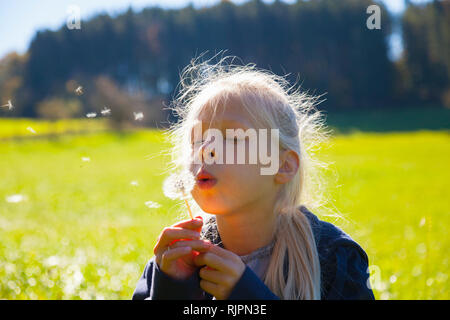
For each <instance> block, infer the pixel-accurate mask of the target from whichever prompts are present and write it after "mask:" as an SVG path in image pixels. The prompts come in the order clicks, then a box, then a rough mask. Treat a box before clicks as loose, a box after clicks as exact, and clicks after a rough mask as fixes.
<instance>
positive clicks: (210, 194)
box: [190, 97, 279, 214]
mask: <svg viewBox="0 0 450 320" xmlns="http://www.w3.org/2000/svg"><path fill="white" fill-rule="evenodd" d="M211 109H212V108H209V107H208V105H205V106H204V107H203V109H202V111H201V112H200V114H199V116H198V117H197V118H196V119H195V120H194V128H195V126H200V124H201V130H202V132H201V133H202V137H201V141H200V142H197V141H193V140H194V139H195V138H194V134H193V132H194V128H193V130H192V132H191V151H192V152H191V158H190V159H191V161H190V170H191V172H192V173H193V174H194V176H195V177H196V178H199V177H200V176H199V175H198V174H199V173H202V172H205V171H206V172H207V173H209V174H211V175H212V176H213V177H214V178H215V184H213V185H208V183H206V184H205V183H204V184H203V185H202V182H199V181H197V183H196V184H195V186H194V188H193V190H192V196H193V197H194V199H195V201H196V202H197V203H198V205H199V206H200V208H201V209H202V210H203V211H205V212H207V213H210V214H227V213H228V214H229V213H232V212H234V211H236V212H237V211H242V210H245V208H250V207H252V206H256V207H258V206H261V205H264V204H267V205H270V204H271V203H272V202H273V200H274V198H275V197H276V194H277V191H278V187H279V185H277V184H276V183H275V179H274V176H273V175H262V174H261V171H260V169H261V167H267V165H265V166H262V165H261V164H260V161H259V157H257V163H256V164H250V163H249V162H250V161H249V150H250V145H249V139H248V138H246V139H245V140H239V139H238V140H235V139H232V140H231V141H226V139H227V135H226V129H243V130H244V131H245V130H247V129H249V128H251V129H253V130H256V133H258V130H257V128H255V127H254V126H253V125H252V123H251V122H250V119H251V116H250V114H248V112H247V111H246V109H245V108H244V107H243V106H242V104H241V102H240V101H239V99H237V98H236V97H230V98H229V99H228V101H227V103H226V105H218V106H217V109H216V113H215V115H214V117H213V118H211V117H212V110H211ZM208 128H211V129H212V128H214V129H218V130H220V131H221V132H222V135H223V158H222V159H223V161H222V163H217V161H215V162H214V163H212V164H207V163H205V161H204V160H200V162H199V161H198V160H197V161H194V158H195V157H197V159H202V158H201V156H199V155H201V154H202V152H203V151H204V149H205V148H206V149H207V150H208V146H212V144H211V141H213V140H212V139H209V138H208V137H206V139H204V136H203V133H204V132H205V131H206V130H207V129H208ZM240 143H243V144H245V148H244V149H245V159H246V160H245V163H244V164H238V160H237V152H238V144H240ZM227 145H228V146H229V147H230V146H234V161H233V162H232V163H231V164H230V163H226V162H228V161H226V157H227ZM257 145H259V141H258V144H257ZM269 152H271V151H270V150H269ZM216 155H217V153H216ZM199 157H200V158H199ZM216 160H217V159H216ZM200 163H201V164H200ZM209 163H211V162H209ZM205 185H206V186H205Z"/></svg>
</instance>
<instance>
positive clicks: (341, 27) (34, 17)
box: [0, 0, 450, 299]
mask: <svg viewBox="0 0 450 320" xmlns="http://www.w3.org/2000/svg"><path fill="white" fill-rule="evenodd" d="M373 5H375V7H374V6H373ZM0 39H1V41H0V298H3V299H129V298H130V297H131V295H132V293H133V290H134V287H135V285H136V282H137V280H138V278H139V277H140V275H141V273H142V271H143V267H144V265H145V263H146V262H147V261H148V259H150V258H151V256H152V255H153V250H152V249H153V246H154V244H155V241H156V238H157V236H158V234H159V233H160V231H161V229H162V228H163V227H164V226H167V225H169V224H173V223H175V222H176V221H177V219H179V216H180V212H182V214H185V212H184V211H185V210H184V209H183V207H182V206H180V205H179V204H178V203H176V202H174V201H172V200H169V199H167V198H165V197H164V195H163V193H162V189H161V186H162V181H163V179H164V178H165V176H166V173H167V172H166V169H167V161H168V159H169V158H168V148H169V147H170V146H169V145H168V144H167V142H166V141H165V140H164V129H165V128H167V126H168V125H169V124H170V123H171V122H174V121H177V119H176V116H175V115H174V114H173V113H171V112H170V110H169V109H168V108H167V105H169V104H170V101H171V99H172V98H173V97H174V96H175V95H176V94H177V89H178V87H177V84H178V81H179V75H180V72H181V70H182V69H183V68H184V67H185V66H186V65H187V64H188V63H189V62H190V60H191V59H193V58H195V57H198V56H200V55H201V54H203V53H205V55H204V57H205V58H211V57H213V56H214V55H215V54H216V53H218V52H224V54H225V55H233V56H238V57H239V58H240V63H243V64H247V63H255V64H256V65H257V67H260V68H265V69H269V70H271V71H273V72H274V73H276V74H279V75H287V79H288V80H289V81H290V82H291V83H292V84H295V83H298V84H300V85H301V88H302V89H303V90H305V91H308V92H309V93H310V94H314V95H321V98H322V100H323V102H321V103H320V104H319V105H318V109H319V110H322V111H323V112H324V115H326V123H327V125H328V126H329V127H330V128H331V129H332V130H333V138H332V139H331V141H330V143H329V144H327V145H325V146H324V147H323V148H322V149H320V150H319V151H318V153H317V156H318V157H320V158H321V160H323V161H326V162H327V163H329V164H330V170H328V171H326V172H324V174H325V175H326V179H327V184H328V190H327V193H326V194H325V195H324V197H325V198H327V199H328V201H329V202H328V204H327V206H328V207H327V206H324V207H318V208H313V210H312V211H313V212H315V213H316V214H318V215H319V216H320V217H321V218H322V219H324V220H328V221H330V222H333V223H335V224H336V225H338V226H340V227H341V228H343V229H344V230H345V231H346V232H348V233H349V234H350V235H351V236H352V237H353V238H355V240H357V241H358V242H359V243H360V244H361V245H362V246H363V248H364V249H365V250H366V252H367V253H368V255H369V263H370V268H369V269H370V270H369V272H370V274H371V277H370V282H371V286H372V288H373V289H374V292H375V295H376V297H377V298H378V299H448V298H449V294H448V292H449V289H450V286H449V280H448V272H449V261H448V252H449V244H450V242H449V239H448V237H447V227H448V225H449V221H450V203H449V201H448V190H449V189H450V174H449V171H448V164H449V161H450V143H449V142H450V139H449V133H450V131H449V130H450V84H449V83H450V82H449V80H450V1H437V0H434V1H431V0H430V1H426V0H421V1H419V0H416V1H412V0H392V1H389V0H385V1H366V0H340V1H333V0H309V1H306V0H304V1H301V0H289V1H287V0H286V1H282V0H275V1H273V0H272V1H262V0H248V1H244V0H239V1H238V0H236V1H225V0H222V1H213V0H211V1H200V0H198V1H185V0H173V1H157V0H137V1H127V0H110V1H106V0H94V1H87V0H79V1H55V0H53V1H52V0H46V1H39V2H37V1H35V2H31V1H22V0H20V1H9V2H5V1H3V2H1V3H0ZM235 62H238V61H235ZM330 208H332V210H331V211H337V212H339V217H336V216H332V215H329V214H328V213H329V212H330V210H329V209H330ZM183 210H184V211H183ZM186 217H187V214H186ZM446 252H447V254H446Z"/></svg>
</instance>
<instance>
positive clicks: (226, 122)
mask: <svg viewBox="0 0 450 320" xmlns="http://www.w3.org/2000/svg"><path fill="white" fill-rule="evenodd" d="M200 123H201V124H202V125H203V124H205V123H207V124H209V122H208V121H198V122H196V123H195V125H198V124H200ZM222 123H223V124H234V125H237V126H240V127H243V128H245V129H248V128H249V127H248V126H247V125H245V124H244V123H242V122H240V121H237V120H223V121H222Z"/></svg>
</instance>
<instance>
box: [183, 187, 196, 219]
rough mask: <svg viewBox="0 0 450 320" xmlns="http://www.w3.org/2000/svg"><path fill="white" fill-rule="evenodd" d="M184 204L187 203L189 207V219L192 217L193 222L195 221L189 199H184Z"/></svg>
mask: <svg viewBox="0 0 450 320" xmlns="http://www.w3.org/2000/svg"><path fill="white" fill-rule="evenodd" d="M183 194H184V192H183ZM184 203H186V206H187V208H188V211H189V217H191V220H193V219H194V216H193V215H192V211H191V207H190V206H189V203H188V202H187V199H186V198H185V199H184Z"/></svg>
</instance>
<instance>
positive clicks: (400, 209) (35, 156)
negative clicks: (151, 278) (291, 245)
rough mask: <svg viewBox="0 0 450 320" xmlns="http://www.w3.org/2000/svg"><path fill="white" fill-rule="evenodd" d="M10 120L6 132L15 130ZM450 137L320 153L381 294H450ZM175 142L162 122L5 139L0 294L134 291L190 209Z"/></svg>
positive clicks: (342, 141) (340, 141)
mask: <svg viewBox="0 0 450 320" xmlns="http://www.w3.org/2000/svg"><path fill="white" fill-rule="evenodd" d="M3 121H5V120H0V137H3V138H5V137H12V136H15V135H14V134H10V132H11V129H7V128H8V127H7V126H6V125H4V124H5V122H3ZM8 121H12V120H8ZM86 121H89V120H86ZM19 126H22V127H23V126H25V128H26V127H27V126H32V127H33V126H34V127H36V128H39V123H38V122H31V123H28V122H27V123H20V122H17V123H16V127H19ZM63 126H64V125H63ZM9 128H10V127H9ZM22 129H23V128H21V129H20V130H22ZM14 130H19V129H17V128H16V129H14ZM36 131H38V130H37V129H36ZM63 131H64V130H63ZM449 142H450V132H449V131H448V130H447V131H445V130H441V131H425V130H423V131H415V132H401V133H395V132H392V133H362V132H356V133H352V134H348V135H336V136H335V137H334V138H333V139H332V140H331V141H330V144H329V145H327V146H326V147H325V148H323V149H322V151H321V152H320V153H319V156H320V157H321V159H322V160H325V161H330V162H332V163H333V165H332V166H331V168H332V169H333V170H334V172H335V173H336V174H337V175H334V174H332V172H329V173H328V174H330V188H329V197H330V198H331V199H333V206H334V207H336V208H337V209H338V210H339V211H340V213H341V215H342V218H341V219H336V218H333V217H322V218H323V219H324V220H328V221H331V222H334V223H335V224H337V225H338V226H340V227H342V228H343V229H344V230H345V231H346V232H348V233H349V234H350V235H351V236H352V237H353V238H354V239H355V240H357V241H358V242H359V243H360V244H361V245H362V246H363V248H364V249H365V250H366V252H367V253H368V255H369V259H370V261H369V262H370V265H371V272H372V277H371V282H372V286H373V287H374V292H375V295H376V298H378V299H449V298H450V296H449V292H450V286H449V279H448V271H449V260H448V252H449V247H450V240H449V238H448V236H447V231H448V230H447V228H448V226H449V221H450V202H449V201H448V190H449V189H450V173H449V170H448V165H449V163H450V143H449ZM167 147H168V146H167V145H165V144H164V143H163V140H162V134H161V132H160V131H154V130H140V131H136V132H130V133H122V134H117V133H111V132H96V133H91V134H87V135H86V134H85V135H63V134H61V135H58V136H56V137H53V138H51V139H48V138H42V139H39V138H36V139H3V140H0V177H1V179H0V298H3V299H129V298H130V297H131V295H132V292H133V290H134V287H135V285H136V282H137V280H138V278H139V277H140V275H141V272H142V270H143V267H144V265H145V263H146V262H147V260H148V259H149V258H150V257H151V256H152V254H153V253H152V248H153V246H154V244H155V241H156V238H157V236H158V234H159V232H160V231H161V229H162V228H163V227H164V226H167V225H170V224H173V223H175V222H176V219H177V216H178V215H179V210H180V209H179V208H181V207H180V206H178V204H177V203H176V202H174V201H171V200H169V199H167V198H165V197H164V195H163V193H162V188H161V186H162V181H163V179H164V177H166V176H167V173H166V171H165V170H166V169H167V165H166V163H167V159H168V158H167V155H164V154H163V153H161V152H162V151H163V150H165V148H167ZM149 155H150V157H148V156H149ZM82 158H89V159H90V161H83V160H82ZM132 181H134V182H135V183H134V184H131V182H132ZM12 195H22V196H23V197H24V198H23V200H22V201H19V202H14V200H18V197H17V196H16V198H14V197H11V196H12ZM147 201H155V202H157V203H159V204H161V207H160V208H149V207H147V206H146V205H145V202H147ZM186 217H187V216H186Z"/></svg>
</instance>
